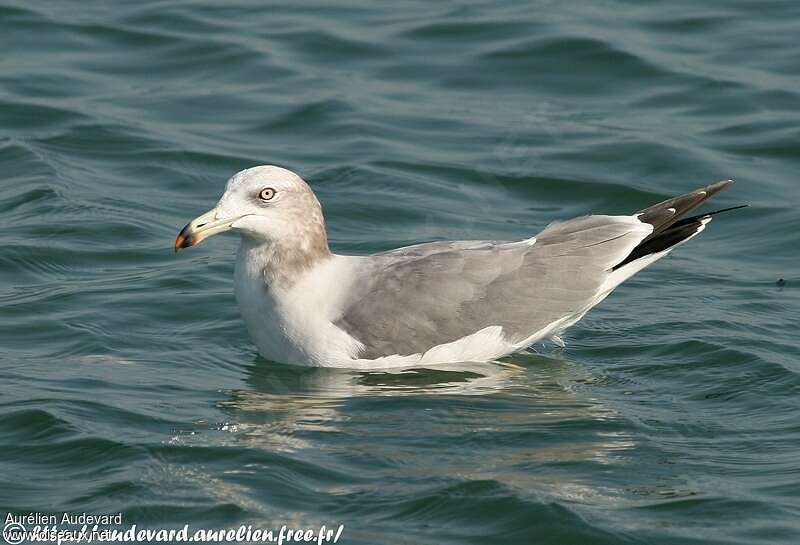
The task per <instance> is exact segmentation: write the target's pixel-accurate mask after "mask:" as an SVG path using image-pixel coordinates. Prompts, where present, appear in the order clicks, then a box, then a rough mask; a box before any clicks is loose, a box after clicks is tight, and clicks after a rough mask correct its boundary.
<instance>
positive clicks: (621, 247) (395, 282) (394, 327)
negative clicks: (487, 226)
mask: <svg viewBox="0 0 800 545" xmlns="http://www.w3.org/2000/svg"><path fill="white" fill-rule="evenodd" d="M651 232H652V227H651V226H650V225H647V224H645V223H642V222H640V221H639V220H638V219H636V218H635V217H633V216H586V217H582V218H576V219H574V220H570V221H566V222H563V223H556V224H552V225H550V226H548V227H547V228H546V229H545V230H544V231H542V232H541V233H540V234H539V235H538V236H537V237H536V238H535V239H530V240H525V241H520V242H434V243H429V244H421V245H416V246H410V247H408V248H401V249H398V250H393V251H391V252H386V253H384V254H378V255H375V256H371V257H370V258H369V259H368V260H367V261H366V262H365V265H364V268H363V270H361V271H360V274H361V278H360V280H362V281H361V282H359V285H360V286H361V288H360V290H358V294H357V295H355V296H353V298H352V299H351V300H350V301H348V304H347V305H346V307H345V310H344V312H343V314H342V316H341V318H340V319H339V320H338V321H337V325H338V326H339V327H341V328H342V329H344V330H345V331H347V332H348V333H349V334H350V335H352V336H353V337H354V338H356V339H358V340H359V341H360V342H361V343H363V345H364V347H365V348H364V350H363V352H362V353H361V354H359V357H361V358H377V357H380V356H387V355H393V354H400V355H408V354H417V353H424V352H425V351H427V350H428V349H430V348H433V347H434V346H437V345H440V344H443V343H447V342H451V341H455V340H457V339H460V338H462V337H465V336H467V335H470V334H472V333H475V332H476V331H479V330H481V329H483V328H485V327H489V326H500V327H502V331H503V335H504V336H505V338H507V339H508V340H510V341H511V342H514V343H516V342H521V341H524V340H525V339H527V338H529V337H530V336H531V335H532V334H534V333H535V332H537V331H540V330H542V329H544V328H546V327H548V326H549V325H551V324H553V323H554V322H556V321H558V320H564V319H568V318H569V317H571V316H576V315H580V314H582V313H583V312H585V311H586V310H587V309H588V308H590V307H591V306H592V305H593V304H595V303H596V302H597V301H598V296H599V294H600V292H601V289H602V288H603V284H604V282H606V280H607V279H608V276H609V274H610V270H611V269H612V267H614V265H615V264H617V263H619V262H620V261H622V260H623V259H624V258H625V257H626V256H627V255H628V254H629V253H630V252H631V250H632V249H633V248H634V247H635V246H636V245H637V244H638V243H639V242H641V241H642V240H643V239H644V238H645V237H646V236H647V235H648V234H650V233H651Z"/></svg>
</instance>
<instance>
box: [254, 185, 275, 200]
mask: <svg viewBox="0 0 800 545" xmlns="http://www.w3.org/2000/svg"><path fill="white" fill-rule="evenodd" d="M274 196H275V190H274V189H272V188H271V187H265V188H264V189H262V190H261V191H259V192H258V198H259V199H261V200H262V201H269V200H271V199H272V198H273V197H274Z"/></svg>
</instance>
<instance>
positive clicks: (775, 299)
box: [0, 0, 800, 545]
mask: <svg viewBox="0 0 800 545" xmlns="http://www.w3.org/2000/svg"><path fill="white" fill-rule="evenodd" d="M799 29H800V3H798V2H796V1H794V0H787V1H754V0H748V1H744V0H733V1H724V2H723V1H709V2H703V3H696V2H690V1H688V0H677V1H674V2H654V1H647V2H638V1H632V0H631V1H622V0H602V1H598V2H556V1H546V0H544V1H534V2H512V1H508V0H499V1H493V2H488V1H487V2H477V1H466V2H427V1H400V2H364V1H341V2H327V1H317V2H285V3H275V2H257V1H232V2H212V1H175V2H168V1H142V2H127V1H121V0H114V1H104V2H63V1H43V0H25V1H16V0H11V1H4V2H2V4H0V309H1V311H0V516H2V517H3V519H4V521H5V517H6V516H7V515H6V513H9V512H10V513H14V514H27V513H37V512H40V513H50V514H53V513H54V514H57V515H60V514H61V513H63V512H69V513H82V512H86V513H92V514H99V513H122V516H123V518H124V525H123V526H125V527H128V526H130V525H132V524H136V525H137V526H138V527H140V528H151V529H155V528H179V527H181V526H182V525H184V524H189V525H190V526H191V527H192V528H193V529H195V528H237V527H238V526H240V525H252V526H253V527H254V528H256V527H258V528H265V529H268V528H279V527H280V526H282V525H286V526H287V527H291V528H316V527H318V526H319V525H322V524H325V525H327V526H328V527H329V528H330V527H337V526H338V525H340V524H343V525H344V529H343V532H342V534H341V538H340V540H339V543H344V544H348V545H349V544H362V545H374V544H387V545H395V544H397V545H399V544H415V545H416V544H453V545H460V544H466V543H475V544H495V543H496V544H501V543H502V544H559V545H560V544H580V545H583V544H613V545H618V544H632V543H636V544H639V543H642V544H649V545H653V544H681V545H684V544H701V543H702V544H726V545H727V544H742V545H745V544H746V545H759V544H764V545H767V544H769V545H775V544H787V545H795V544H797V543H800V335H799V334H798V326H799V325H800V294H799V292H798V289H800V273H799V272H798V266H800V250H799V249H798V248H800V213H798V210H799V209H800V186H799V185H798V183H799V181H800V46H799V42H798V36H800V32H799ZM265 163H271V164H278V165H282V166H285V167H288V168H291V169H292V170H295V171H297V172H298V173H300V174H301V175H302V176H303V177H304V178H305V179H307V180H308V181H309V182H310V183H311V185H312V186H313V188H314V189H315V191H316V192H317V193H318V195H319V198H320V200H321V201H322V203H323V206H324V210H325V213H326V217H327V222H328V228H329V234H330V239H331V244H332V246H333V248H334V250H335V251H337V252H342V253H354V254H363V253H369V252H374V251H380V250H385V249H390V248H394V247H397V246H401V245H407V244H412V243H417V242H421V241H428V240H437V239H476V238H477V239H520V238H525V237H529V236H531V235H533V234H535V233H536V232H537V231H538V230H540V229H542V228H543V227H544V226H545V225H547V224H548V223H549V222H551V221H554V220H558V219H566V218H570V217H573V216H578V215H582V214H587V213H613V214H623V213H632V212H634V211H636V210H639V209H641V208H643V207H645V206H648V205H650V204H653V203H655V202H657V201H660V200H662V199H665V198H668V197H670V196H673V195H676V194H679V193H681V192H685V191H689V190H692V189H694V188H696V187H699V186H702V185H706V184H709V183H712V182H714V181H717V180H720V179H725V178H733V179H735V180H736V181H737V184H736V185H735V186H733V187H732V188H731V189H730V190H728V191H727V192H725V193H724V194H720V195H719V196H718V197H716V198H715V199H714V203H713V205H714V206H715V207H726V206H734V205H737V204H742V203H748V204H750V208H747V209H743V210H738V211H736V212H730V213H728V214H724V215H721V216H719V217H718V218H716V219H715V221H714V222H712V223H711V225H709V227H708V229H706V231H705V232H704V233H703V234H702V235H701V236H700V237H698V238H697V239H695V240H692V241H691V242H690V243H688V244H686V245H685V246H683V247H681V248H680V249H679V250H676V251H675V252H673V254H672V255H671V256H670V257H668V258H666V259H664V260H662V261H660V262H659V263H657V264H656V265H654V266H652V267H651V268H650V269H648V270H646V271H644V272H642V273H640V274H639V275H637V276H636V277H634V278H633V279H631V280H630V281H629V282H627V283H625V284H624V285H623V286H621V287H620V288H619V289H618V290H617V291H616V292H615V293H614V294H613V295H612V296H611V297H609V298H608V299H607V300H606V301H604V302H603V303H602V304H601V305H600V306H599V307H598V308H596V309H594V310H593V311H592V312H591V313H590V314H588V315H587V316H586V318H585V319H584V320H583V321H582V322H580V323H579V324H578V325H576V326H575V327H573V328H572V329H571V330H569V331H568V333H567V334H566V335H565V341H566V343H567V347H566V349H565V350H559V349H558V348H557V347H555V346H553V345H550V344H543V345H537V346H535V349H536V352H537V353H534V354H530V355H519V356H514V357H509V358H507V359H505V360H503V361H502V362H500V363H464V364H463V365H448V366H440V367H431V368H429V369H417V370H396V371H393V372H366V371H347V370H326V369H307V368H299V367H293V366H287V365H280V364H277V363H275V362H271V361H267V360H265V359H263V358H261V357H260V356H259V355H258V354H257V352H256V350H255V348H254V346H253V344H252V343H251V341H250V340H249V338H248V336H247V334H246V332H245V329H244V324H243V323H242V321H241V319H240V317H239V315H238V311H237V308H236V304H235V301H234V297H233V291H232V271H233V256H234V252H235V248H236V246H237V244H238V240H237V237H236V236H235V235H226V236H220V237H215V238H214V239H211V240H209V241H207V242H205V243H204V244H203V245H202V246H199V247H197V248H191V249H189V250H188V251H185V252H181V253H180V254H177V255H175V254H173V251H172V244H173V241H174V239H175V235H176V234H177V232H178V230H179V229H180V228H181V227H182V226H183V225H184V224H185V223H187V222H188V221H189V220H190V219H192V218H193V217H195V216H197V215H198V214H200V213H201V212H203V211H205V210H207V209H209V208H211V207H212V206H213V205H214V204H215V202H216V199H217V198H218V197H219V195H220V194H221V191H222V189H223V187H224V183H225V181H226V180H227V178H228V177H229V176H231V175H232V174H233V173H234V172H236V171H238V170H241V169H243V168H247V167H250V166H253V165H257V164H265ZM534 310H535V309H532V311H534ZM4 521H0V524H2V523H3V522H4Z"/></svg>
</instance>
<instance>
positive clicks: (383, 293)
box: [175, 166, 746, 368]
mask: <svg viewBox="0 0 800 545" xmlns="http://www.w3.org/2000/svg"><path fill="white" fill-rule="evenodd" d="M732 183H733V181H731V180H725V181H721V182H717V183H715V184H711V185H709V186H706V187H703V188H700V189H697V190H695V191H692V192H691V193H686V194H684V195H681V196H678V197H675V198H672V199H669V200H666V201H664V202H661V203H659V204H656V205H653V206H650V207H649V208H645V209H644V210H640V211H639V212H637V213H635V214H633V215H628V216H611V215H589V216H582V217H579V218H575V219H570V220H567V221H563V222H557V223H552V224H550V225H548V226H547V227H546V228H545V229H544V230H543V231H541V232H540V233H538V234H537V235H536V236H534V237H531V238H528V239H524V240H519V241H489V240H478V241H475V240H471V241H437V242H427V243H423V244H416V245H414V246H407V247H404V248H398V249H395V250H390V251H386V252H381V253H377V254H373V255H361V256H359V255H340V254H335V253H333V252H331V250H330V248H329V246H328V238H327V234H326V231H325V221H324V219H323V215H322V207H321V205H320V203H319V201H318V200H317V197H316V196H315V195H314V192H313V191H312V190H311V188H310V187H309V185H308V184H307V183H306V182H305V181H304V180H303V179H302V178H301V177H300V176H298V175H297V174H295V173H294V172H291V171H290V170H286V169H284V168H280V167H277V166H257V167H253V168H249V169H246V170H243V171H241V172H238V173H237V174H235V175H234V176H233V177H231V178H230V179H229V180H228V183H227V185H226V188H225V192H224V194H223V195H222V197H221V198H220V199H219V202H218V203H217V205H216V206H215V207H214V208H213V209H211V210H209V211H208V212H206V213H205V214H202V215H201V216H199V217H197V218H196V219H194V220H192V221H191V222H190V223H189V224H187V225H186V226H185V227H184V228H183V230H182V231H181V232H180V234H179V235H178V237H177V239H176V240H175V251H176V252H177V251H178V250H180V249H183V248H187V247H189V246H194V245H196V244H199V243H200V242H201V241H203V240H204V239H206V238H208V237H210V236H212V235H216V234H218V233H222V232H225V231H229V230H233V231H237V232H238V233H239V234H240V235H241V244H240V246H239V250H238V253H237V255H236V266H235V272H234V291H235V295H236V300H237V303H238V306H239V310H240V312H241V315H242V318H243V320H244V323H245V325H246V327H247V330H248V332H249V334H250V337H251V338H252V339H253V341H254V343H255V345H256V347H257V348H258V351H259V353H260V354H261V355H262V356H263V357H264V358H266V359H268V360H273V361H276V362H281V363H289V364H296V365H306V366H318V367H349V368H381V367H414V366H421V365H428V364H436V363H457V362H484V361H494V360H496V359H498V358H501V357H503V356H507V355H510V354H513V353H515V352H519V351H524V350H526V349H528V347H530V346H531V345H532V344H533V343H535V342H537V341H542V340H545V339H552V340H553V341H554V342H556V343H558V344H561V341H560V335H561V334H562V332H563V331H564V330H565V329H566V328H568V327H570V326H571V325H573V324H575V323H576V322H577V321H578V320H580V319H581V318H582V317H583V316H584V314H586V313H587V312H588V311H589V310H590V309H591V308H592V307H594V306H595V305H597V304H598V303H599V302H601V301H602V300H603V299H605V298H606V297H607V296H608V295H609V294H610V293H611V291H612V290H614V288H616V287H617V286H618V285H619V284H620V283H622V282H623V281H624V280H626V279H627V278H630V277H631V276H632V275H633V274H635V273H637V272H638V271H640V270H641V269H643V268H644V267H646V266H648V265H650V264H652V263H653V262H655V261H657V260H659V259H661V258H662V257H664V256H665V255H667V254H668V253H669V252H670V251H671V250H672V249H673V248H675V247H676V246H678V245H679V244H682V243H684V242H686V241H687V240H689V239H691V238H692V237H694V236H696V235H697V234H698V233H700V232H701V231H703V229H704V228H705V226H706V224H708V222H709V221H711V219H712V215H713V214H716V213H718V212H724V211H727V210H732V209H733V208H741V206H737V207H733V208H728V209H724V210H718V211H716V212H710V213H706V214H701V215H695V216H691V217H687V216H686V215H687V213H688V212H689V211H691V210H692V209H694V208H696V207H697V206H699V205H700V204H702V203H703V202H704V201H705V200H706V199H708V198H709V197H711V196H712V195H714V194H716V193H718V192H719V191H722V190H723V189H726V188H727V187H729V186H730V185H731V184H732ZM745 206H746V205H745Z"/></svg>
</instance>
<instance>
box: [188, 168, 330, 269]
mask: <svg viewBox="0 0 800 545" xmlns="http://www.w3.org/2000/svg"><path fill="white" fill-rule="evenodd" d="M231 229H233V230H236V231H238V232H239V233H240V234H241V235H242V237H244V238H246V239H247V240H248V242H249V243H251V244H253V245H262V244H264V245H269V246H277V247H283V248H286V249H287V250H288V249H289V248H291V250H292V251H293V252H299V253H301V254H306V255H307V256H310V257H312V258H313V257H315V256H318V255H327V254H328V253H329V251H328V241H327V237H326V235H325V222H324V220H323V217H322V207H321V206H320V204H319V201H318V200H317V197H316V196H315V195H314V192H313V191H312V190H311V188H310V187H309V186H308V184H307V183H306V182H304V181H303V179H302V178H300V176H298V175H297V174H295V173H294V172H292V171H290V170H286V169H285V168H280V167H276V166H258V167H253V168H248V169H247V170H242V171H241V172H237V173H236V174H234V175H233V177H231V179H230V180H228V184H227V185H226V186H225V193H223V195H222V197H221V198H220V199H219V202H218V203H217V206H216V207H214V208H213V209H211V210H209V211H208V212H206V213H205V214H203V215H201V216H199V217H197V218H195V219H194V220H192V221H191V222H190V223H189V224H187V225H186V227H184V228H183V230H182V231H181V232H180V234H179V235H178V238H177V239H176V240H175V251H176V252H177V251H178V250H181V249H183V248H188V247H189V246H194V245H196V244H199V243H200V242H201V241H202V240H204V239H206V238H208V237H210V236H212V235H216V234H218V233H222V232H224V231H228V230H231Z"/></svg>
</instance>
